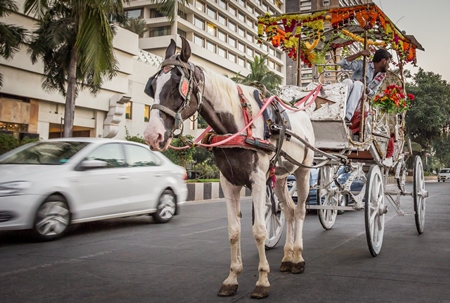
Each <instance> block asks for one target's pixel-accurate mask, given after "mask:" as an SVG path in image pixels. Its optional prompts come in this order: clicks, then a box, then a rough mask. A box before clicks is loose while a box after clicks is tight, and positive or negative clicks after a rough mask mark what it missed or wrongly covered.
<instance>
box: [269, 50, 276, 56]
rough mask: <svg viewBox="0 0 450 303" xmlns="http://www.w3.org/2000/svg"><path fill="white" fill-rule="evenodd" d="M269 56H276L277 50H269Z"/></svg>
mask: <svg viewBox="0 0 450 303" xmlns="http://www.w3.org/2000/svg"><path fill="white" fill-rule="evenodd" d="M269 55H271V56H275V50H274V49H273V48H269Z"/></svg>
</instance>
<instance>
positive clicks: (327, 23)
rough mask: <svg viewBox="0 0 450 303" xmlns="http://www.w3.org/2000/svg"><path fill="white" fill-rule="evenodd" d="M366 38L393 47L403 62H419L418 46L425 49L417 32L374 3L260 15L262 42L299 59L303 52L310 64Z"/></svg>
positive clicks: (323, 60)
mask: <svg viewBox="0 0 450 303" xmlns="http://www.w3.org/2000/svg"><path fill="white" fill-rule="evenodd" d="M327 27H328V28H329V29H328V30H325V28H327ZM366 38H367V45H368V46H369V47H370V46H374V47H383V48H386V49H391V50H394V51H395V52H396V53H397V55H398V59H399V61H401V62H406V63H407V62H411V63H413V64H416V61H417V58H416V50H417V49H419V50H424V49H423V47H422V46H421V45H420V43H419V42H418V41H417V40H416V39H415V38H414V36H412V35H406V34H405V33H404V32H402V31H400V30H399V29H398V28H397V27H396V26H395V24H394V22H392V21H391V20H390V19H389V18H388V17H387V16H386V15H385V14H384V12H383V11H382V10H381V9H380V8H379V7H378V6H377V5H376V4H374V3H370V4H365V5H358V6H349V7H339V8H331V9H327V10H320V11H314V12H308V13H288V14H282V15H274V16H271V15H269V14H266V15H264V16H261V17H259V18H258V41H259V42H260V43H262V42H263V41H264V40H267V41H269V42H270V43H272V45H273V46H274V47H276V48H278V47H279V48H281V49H282V50H283V51H285V52H286V53H287V55H288V56H289V57H290V58H292V59H294V60H297V59H298V57H299V56H300V59H301V61H302V62H303V63H305V64H309V65H318V64H323V63H325V55H326V54H327V52H329V51H334V50H336V49H338V48H342V47H345V46H349V45H351V44H353V43H355V42H361V43H364V41H365V39H366ZM299 45H300V48H301V49H300V51H299V49H298V46H299Z"/></svg>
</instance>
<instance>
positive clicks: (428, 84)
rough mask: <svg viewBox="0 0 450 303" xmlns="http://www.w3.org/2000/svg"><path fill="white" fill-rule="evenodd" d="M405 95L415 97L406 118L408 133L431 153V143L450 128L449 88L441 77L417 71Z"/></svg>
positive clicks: (420, 70) (421, 70)
mask: <svg viewBox="0 0 450 303" xmlns="http://www.w3.org/2000/svg"><path fill="white" fill-rule="evenodd" d="M406 91H407V92H408V93H412V94H414V96H415V100H414V101H413V102H412V104H411V109H410V110H409V111H408V112H407V114H406V128H407V133H409V135H410V137H411V138H412V140H413V141H415V142H417V143H419V144H420V145H422V147H423V148H424V149H425V150H428V151H430V150H431V147H432V145H433V142H434V140H436V139H438V138H439V137H440V136H441V135H442V134H444V133H445V132H448V130H449V127H450V86H449V85H448V83H447V82H446V81H445V80H442V78H441V75H437V74H434V73H432V72H425V71H424V70H423V69H419V72H418V73H417V74H416V75H415V76H414V78H413V83H411V84H407V86H406Z"/></svg>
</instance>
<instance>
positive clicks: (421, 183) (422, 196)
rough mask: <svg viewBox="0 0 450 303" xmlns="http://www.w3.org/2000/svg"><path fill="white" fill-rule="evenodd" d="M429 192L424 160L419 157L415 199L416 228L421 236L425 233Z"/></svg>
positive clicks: (417, 160)
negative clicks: (424, 172)
mask: <svg viewBox="0 0 450 303" xmlns="http://www.w3.org/2000/svg"><path fill="white" fill-rule="evenodd" d="M427 197H428V192H427V191H426V190H425V178H424V176H423V166H422V160H421V159H420V157H419V156H416V158H415V159H414V180H413V199H414V212H415V213H416V214H415V219H416V228H417V232H418V233H419V234H421V233H423V229H424V226H425V204H426V198H427Z"/></svg>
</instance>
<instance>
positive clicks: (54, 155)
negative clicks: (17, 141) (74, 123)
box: [0, 141, 89, 165]
mask: <svg viewBox="0 0 450 303" xmlns="http://www.w3.org/2000/svg"><path fill="white" fill-rule="evenodd" d="M88 144H89V143H88V142H63V141H55V142H39V143H37V144H33V145H31V146H29V147H28V148H25V149H23V150H20V151H18V152H16V153H12V154H11V155H9V156H7V157H5V158H4V159H2V160H0V164H35V165H61V164H64V163H66V162H67V161H68V160H69V159H70V158H72V157H73V155H75V154H76V153H77V152H79V151H80V150H81V149H83V148H84V147H85V146H86V145H88Z"/></svg>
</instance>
